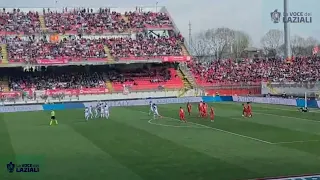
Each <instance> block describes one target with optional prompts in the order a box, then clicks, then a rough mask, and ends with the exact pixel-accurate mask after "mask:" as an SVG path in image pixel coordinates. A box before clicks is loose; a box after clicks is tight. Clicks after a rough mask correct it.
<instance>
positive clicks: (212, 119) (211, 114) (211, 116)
mask: <svg viewBox="0 0 320 180" xmlns="http://www.w3.org/2000/svg"><path fill="white" fill-rule="evenodd" d="M210 120H211V122H214V109H213V107H210Z"/></svg>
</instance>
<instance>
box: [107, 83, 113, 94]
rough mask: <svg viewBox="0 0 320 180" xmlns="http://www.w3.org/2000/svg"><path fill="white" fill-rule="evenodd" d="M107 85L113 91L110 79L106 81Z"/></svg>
mask: <svg viewBox="0 0 320 180" xmlns="http://www.w3.org/2000/svg"><path fill="white" fill-rule="evenodd" d="M106 86H107V88H108V89H109V92H110V93H112V92H113V87H112V83H111V82H110V81H109V80H107V81H106Z"/></svg>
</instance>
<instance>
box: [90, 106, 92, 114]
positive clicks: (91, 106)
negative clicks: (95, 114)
mask: <svg viewBox="0 0 320 180" xmlns="http://www.w3.org/2000/svg"><path fill="white" fill-rule="evenodd" d="M89 113H90V114H92V106H90V107H89Z"/></svg>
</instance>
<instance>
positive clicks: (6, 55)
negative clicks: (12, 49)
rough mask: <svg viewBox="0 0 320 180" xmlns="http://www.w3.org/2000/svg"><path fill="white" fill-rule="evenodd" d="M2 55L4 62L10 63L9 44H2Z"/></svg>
mask: <svg viewBox="0 0 320 180" xmlns="http://www.w3.org/2000/svg"><path fill="white" fill-rule="evenodd" d="M1 55H2V64H8V63H9V61H8V51H7V45H6V44H1Z"/></svg>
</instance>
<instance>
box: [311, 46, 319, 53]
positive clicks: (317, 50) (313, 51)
mask: <svg viewBox="0 0 320 180" xmlns="http://www.w3.org/2000/svg"><path fill="white" fill-rule="evenodd" d="M318 52H319V46H315V47H314V48H313V50H312V54H313V55H315V54H317V53H318Z"/></svg>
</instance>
